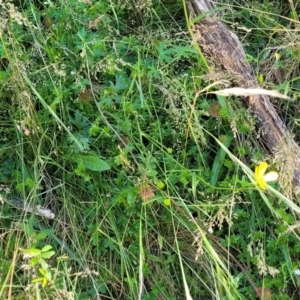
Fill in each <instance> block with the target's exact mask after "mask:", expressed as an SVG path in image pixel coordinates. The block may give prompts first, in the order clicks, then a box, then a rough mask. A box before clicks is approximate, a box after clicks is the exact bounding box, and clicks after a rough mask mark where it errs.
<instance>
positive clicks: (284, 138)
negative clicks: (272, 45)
mask: <svg viewBox="0 0 300 300" xmlns="http://www.w3.org/2000/svg"><path fill="white" fill-rule="evenodd" d="M186 4H187V9H188V13H189V17H190V19H191V20H192V19H195V18H198V17H199V21H197V22H196V23H194V24H192V25H191V29H192V31H193V37H194V39H195V41H196V42H197V43H198V44H199V46H200V48H201V49H202V51H203V53H204V54H205V55H206V56H207V57H208V58H209V61H210V62H211V63H212V68H214V69H216V71H217V72H218V71H220V68H221V70H223V72H224V71H225V72H226V73H228V75H230V78H233V79H232V84H233V86H237V87H242V88H259V84H258V82H257V80H256V76H255V75H254V72H253V70H252V68H251V66H250V65H249V63H248V62H247V59H246V55H245V52H244V49H243V46H242V44H241V43H240V41H239V39H238V37H237V36H236V35H235V34H234V33H233V32H232V31H230V30H229V29H228V28H227V27H226V26H225V25H224V24H223V23H222V22H221V21H220V15H219V14H218V12H217V9H216V7H215V5H214V4H213V3H212V2H211V1H210V0H186ZM241 100H242V102H243V105H244V106H246V107H247V108H250V110H251V111H252V112H253V114H254V116H255V118H256V119H257V125H258V128H259V129H260V137H261V141H262V143H263V144H264V146H267V148H268V149H269V151H270V152H271V153H272V154H274V156H275V158H277V160H276V162H277V163H278V167H279V171H280V174H281V176H283V174H284V177H285V178H284V180H281V183H282V184H283V185H284V186H286V187H287V186H292V188H293V191H294V192H295V193H296V194H299V193H300V148H299V146H298V145H297V143H296V142H295V141H294V140H293V138H292V135H291V133H290V132H289V130H288V129H287V127H286V125H285V124H284V123H283V121H282V120H281V118H280V117H279V115H278V114H277V112H276V110H275V108H274V107H273V105H272V103H271V102H270V99H269V97H268V96H266V95H251V96H248V97H243V98H242V99H241ZM278 158H279V159H278ZM287 180H289V183H287V182H286V181H287Z"/></svg>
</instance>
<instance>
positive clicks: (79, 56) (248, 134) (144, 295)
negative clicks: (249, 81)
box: [0, 0, 300, 300]
mask: <svg viewBox="0 0 300 300" xmlns="http://www.w3.org/2000/svg"><path fill="white" fill-rule="evenodd" d="M229 2H230V1H229ZM276 3H277V2H276V1H264V3H263V4H258V3H252V2H250V1H249V3H248V2H243V4H242V5H240V4H239V5H237V4H236V2H234V1H232V3H228V6H226V7H227V8H228V9H226V10H225V9H223V8H222V13H223V17H224V22H227V25H228V26H231V27H232V28H233V29H235V30H236V31H237V33H238V34H239V37H240V39H241V40H242V41H243V43H244V45H245V50H246V53H247V57H248V58H249V62H250V63H251V64H252V66H253V68H254V69H255V71H256V72H257V77H258V79H259V80H260V82H261V85H262V87H264V88H270V89H271V88H272V89H275V90H278V91H279V92H281V93H283V94H284V93H285V94H288V95H292V98H293V99H297V96H298V93H299V87H298V77H299V74H298V67H297V66H298V60H299V53H298V39H297V32H298V25H299V22H298V20H297V19H296V16H297V14H298V13H299V7H298V6H297V5H296V3H294V4H293V5H292V1H291V2H289V4H282V5H279V4H278V3H277V4H278V5H277V4H276ZM275 4H276V5H275ZM0 7H1V10H0V24H1V25H0V38H1V39H0V101H1V105H2V110H1V112H0V122H1V123H0V124H1V126H0V130H1V136H0V139H1V146H0V153H1V160H0V170H1V172H0V181H1V185H2V188H9V189H10V192H11V194H12V195H14V196H17V197H19V198H21V199H24V201H26V202H27V203H30V205H42V206H45V207H47V208H49V209H51V211H52V212H53V213H55V218H54V219H46V218H43V217H42V216H39V215H34V214H31V213H29V212H25V211H22V210H18V209H16V208H15V207H13V206H11V205H10V204H9V203H7V202H4V203H3V204H2V205H1V213H0V224H1V235H0V243H1V247H0V253H1V255H0V270H1V272H0V273H1V274H2V275H1V276H0V280H1V285H0V299H143V300H146V299H148V300H150V299H168V300H169V299H200V298H201V299H202V298H203V299H224V300H225V299H234V300H236V299H255V298H256V297H257V296H258V297H260V299H271V298H272V299H296V298H297V297H299V288H298V286H299V277H298V276H297V275H295V273H294V272H295V271H296V270H297V269H298V268H299V263H298V258H299V253H300V247H299V238H298V235H299V234H298V225H297V224H298V222H299V212H300V211H299V209H300V208H299V206H298V199H297V197H296V196H294V195H293V194H292V193H291V192H290V190H289V189H288V188H286V187H288V182H291V178H290V177H288V176H286V175H285V176H284V178H283V177H282V176H281V178H280V181H279V182H280V184H279V183H273V184H272V186H270V187H269V188H268V190H267V191H266V192H265V191H262V190H260V189H259V188H258V187H257V186H256V185H255V183H254V181H253V173H252V171H251V170H253V169H254V167H255V166H256V165H257V164H258V163H259V162H261V161H265V160H267V161H268V162H269V163H270V165H271V167H270V168H271V169H276V168H277V165H276V159H278V157H277V158H276V157H275V158H273V157H271V156H270V155H269V154H268V153H267V152H266V151H264V150H263V149H262V148H261V146H260V145H259V144H258V142H257V135H258V133H259V128H256V127H255V120H254V119H253V116H252V115H251V114H250V112H248V111H247V110H246V109H245V108H243V107H241V106H240V102H239V100H238V99H237V98H234V97H232V98H229V97H224V96H220V95H214V94H211V93H210V94H208V93H206V91H208V90H209V91H213V90H215V89H221V88H223V86H222V84H219V85H217V84H218V83H220V82H222V81H220V78H221V77H222V76H221V77H220V75H221V74H213V73H210V75H209V76H208V69H209V62H208V61H206V60H205V58H204V57H203V55H202V54H201V53H199V49H198V48H196V47H193V45H192V43H191V35H190V32H189V29H188V28H189V26H188V25H189V24H188V25H187V23H188V22H187V20H186V18H185V11H184V5H183V3H182V2H181V1H177V2H174V1H173V2H172V3H167V2H163V1H136V2H135V3H134V4H133V3H132V2H126V1H125V2H124V1H106V0H103V1H73V0H61V1H55V2H54V1H46V2H44V3H42V2H39V1H34V0H26V1H17V0H16V1H14V2H10V5H9V4H8V2H7V3H4V2H0ZM237 22H238V24H239V25H241V26H240V27H237V28H235V27H234V26H235V25H234V24H236V23H237ZM276 53H277V54H276ZM275 54H276V55H275ZM287 68H288V71H286V69H287ZM278 70H280V72H282V73H284V77H283V79H282V82H279V81H276V74H275V73H276V72H277V71H278ZM212 78H214V79H212ZM223 82H224V81H223ZM200 91H202V92H200ZM275 105H276V106H277V108H278V111H279V113H280V114H281V116H282V117H283V118H284V120H285V121H286V123H287V124H288V126H289V127H290V128H291V130H292V132H293V134H295V135H296V136H297V134H298V125H297V124H298V122H299V121H298V117H297V109H298V106H297V101H296V100H294V101H287V100H280V102H277V103H275ZM279 172H280V170H279ZM296 273H297V272H296Z"/></svg>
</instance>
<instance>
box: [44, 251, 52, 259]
mask: <svg viewBox="0 0 300 300" xmlns="http://www.w3.org/2000/svg"><path fill="white" fill-rule="evenodd" d="M54 254H55V252H54V251H48V252H43V253H42V254H41V257H42V258H50V257H52V256H53V255H54Z"/></svg>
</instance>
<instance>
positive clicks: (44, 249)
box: [42, 245, 52, 252]
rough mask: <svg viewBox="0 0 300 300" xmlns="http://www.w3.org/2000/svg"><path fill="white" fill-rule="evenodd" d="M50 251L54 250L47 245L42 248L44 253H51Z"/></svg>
mask: <svg viewBox="0 0 300 300" xmlns="http://www.w3.org/2000/svg"><path fill="white" fill-rule="evenodd" d="M50 249H52V246H50V245H46V246H44V247H43V248H42V252H47V251H49V250H50Z"/></svg>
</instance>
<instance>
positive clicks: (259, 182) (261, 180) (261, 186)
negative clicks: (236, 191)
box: [256, 178, 267, 190]
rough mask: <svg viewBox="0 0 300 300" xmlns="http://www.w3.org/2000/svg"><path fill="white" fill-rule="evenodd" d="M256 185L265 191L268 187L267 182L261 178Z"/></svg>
mask: <svg viewBox="0 0 300 300" xmlns="http://www.w3.org/2000/svg"><path fill="white" fill-rule="evenodd" d="M256 183H257V184H258V185H259V187H260V188H261V189H262V190H265V189H266V185H267V183H266V182H265V180H264V179H263V178H260V179H258V180H257V181H256Z"/></svg>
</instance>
